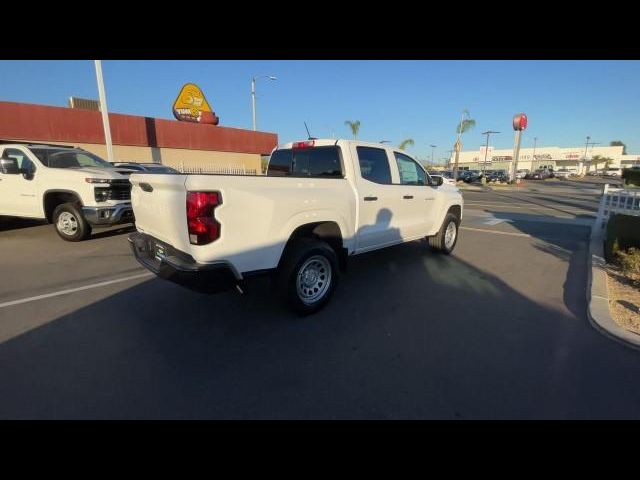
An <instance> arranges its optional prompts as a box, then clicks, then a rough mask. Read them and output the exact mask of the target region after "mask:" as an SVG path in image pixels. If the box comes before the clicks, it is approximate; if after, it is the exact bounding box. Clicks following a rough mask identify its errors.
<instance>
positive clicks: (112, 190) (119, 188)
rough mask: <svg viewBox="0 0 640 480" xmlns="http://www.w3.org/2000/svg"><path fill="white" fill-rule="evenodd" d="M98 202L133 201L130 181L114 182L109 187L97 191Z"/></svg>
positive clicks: (99, 188)
mask: <svg viewBox="0 0 640 480" xmlns="http://www.w3.org/2000/svg"><path fill="white" fill-rule="evenodd" d="M95 197H96V201H97V202H104V201H106V200H131V183H130V182H129V180H112V181H111V184H110V185H109V186H108V187H98V188H96V189H95Z"/></svg>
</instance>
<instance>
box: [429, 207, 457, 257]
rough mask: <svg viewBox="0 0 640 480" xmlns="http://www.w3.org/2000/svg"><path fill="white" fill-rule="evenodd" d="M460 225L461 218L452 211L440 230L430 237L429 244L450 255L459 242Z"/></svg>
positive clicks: (445, 218) (434, 248)
mask: <svg viewBox="0 0 640 480" xmlns="http://www.w3.org/2000/svg"><path fill="white" fill-rule="evenodd" d="M459 227H460V219H459V218H458V217H456V216H455V215H454V214H452V213H447V215H446V216H445V217H444V222H442V226H441V227H440V231H439V232H438V233H437V234H436V235H434V236H432V237H427V238H428V239H429V246H430V247H431V248H432V249H433V250H437V251H439V252H442V253H445V254H447V255H449V254H450V253H451V252H453V249H454V248H455V247H456V243H457V242H458V229H459Z"/></svg>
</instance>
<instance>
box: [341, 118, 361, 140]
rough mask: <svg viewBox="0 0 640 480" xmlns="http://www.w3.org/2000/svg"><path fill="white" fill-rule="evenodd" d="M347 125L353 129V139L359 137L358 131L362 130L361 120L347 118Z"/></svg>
mask: <svg viewBox="0 0 640 480" xmlns="http://www.w3.org/2000/svg"><path fill="white" fill-rule="evenodd" d="M344 124H345V125H347V126H348V127H349V128H350V129H351V133H352V134H353V139H354V140H357V139H358V132H359V131H360V120H354V121H351V120H345V122H344Z"/></svg>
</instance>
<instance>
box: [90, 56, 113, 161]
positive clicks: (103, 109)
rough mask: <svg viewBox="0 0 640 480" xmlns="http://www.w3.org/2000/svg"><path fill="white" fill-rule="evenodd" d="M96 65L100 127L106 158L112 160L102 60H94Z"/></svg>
mask: <svg viewBox="0 0 640 480" xmlns="http://www.w3.org/2000/svg"><path fill="white" fill-rule="evenodd" d="M94 62H95V65H96V77H97V79H98V97H99V98H100V112H101V113H102V127H103V128H104V142H105V143H106V145H107V160H108V161H109V162H113V161H114V160H113V145H112V144H111V128H110V127H109V110H108V108H107V95H106V93H105V91H104V81H103V80H102V61H101V60H94Z"/></svg>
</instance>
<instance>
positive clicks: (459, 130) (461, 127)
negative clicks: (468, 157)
mask: <svg viewBox="0 0 640 480" xmlns="http://www.w3.org/2000/svg"><path fill="white" fill-rule="evenodd" d="M475 126H476V121H475V120H474V119H473V118H471V117H470V116H469V110H467V109H464V110H463V111H462V120H460V123H458V126H457V127H456V134H457V137H458V138H457V139H456V143H455V145H454V146H453V150H454V151H455V153H456V157H455V161H454V164H453V178H454V179H456V180H457V179H458V160H459V158H460V151H461V150H462V134H463V133H465V132H467V131H469V130H471V129H472V128H473V127H475Z"/></svg>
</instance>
